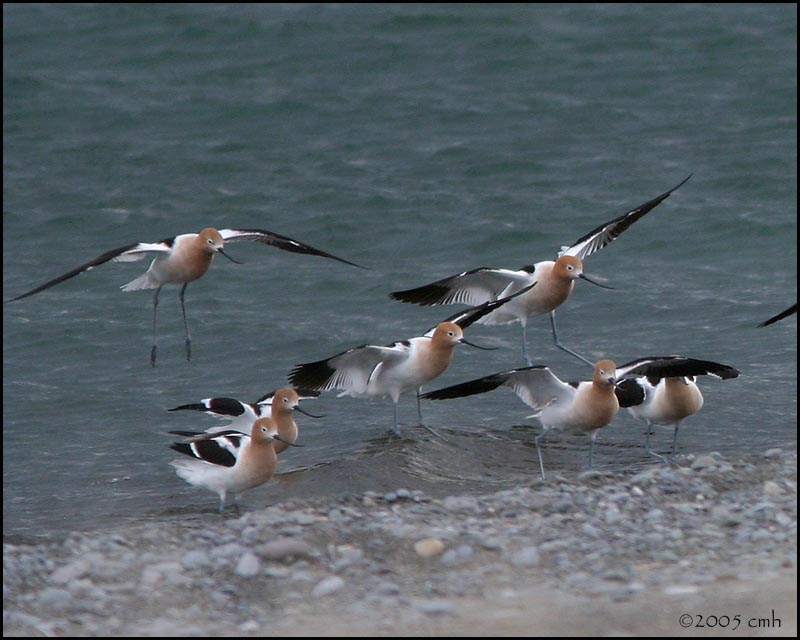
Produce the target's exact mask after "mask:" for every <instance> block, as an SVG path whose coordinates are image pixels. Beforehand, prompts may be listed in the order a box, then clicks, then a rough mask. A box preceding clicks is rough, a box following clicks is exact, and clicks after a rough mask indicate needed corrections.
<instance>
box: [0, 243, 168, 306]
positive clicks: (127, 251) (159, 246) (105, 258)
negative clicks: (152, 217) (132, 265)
mask: <svg viewBox="0 0 800 640" xmlns="http://www.w3.org/2000/svg"><path fill="white" fill-rule="evenodd" d="M174 240H175V238H167V239H166V240H162V241H161V242H157V243H148V242H137V243H136V244H128V245H125V246H124V247H118V248H116V249H112V250H111V251H106V252H105V253H104V254H102V255H99V256H97V257H96V258H95V259H94V260H90V261H89V262H87V263H86V264H82V265H81V266H80V267H75V268H74V269H72V271H68V272H67V273H65V274H63V275H60V276H58V277H57V278H53V279H52V280H49V281H47V282H45V283H44V284H42V285H39V286H38V287H36V288H34V289H31V290H30V291H28V292H26V293H23V294H22V295H20V296H17V297H16V298H11V300H6V302H14V301H15V300H22V299H23V298H27V297H28V296H32V295H34V294H35V293H39V292H40V291H44V290H45V289H49V288H50V287H53V286H55V285H57V284H60V283H62V282H64V281H65V280H69V279H70V278H74V277H75V276H77V275H79V274H81V273H83V272H84V271H89V270H90V269H94V268H95V267H99V266H100V265H101V264H105V263H106V262H110V261H115V262H133V261H135V260H141V259H142V258H144V257H145V256H147V255H149V254H153V253H155V254H158V253H169V252H170V251H172V244H173V241H174Z"/></svg>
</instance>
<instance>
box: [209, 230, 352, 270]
mask: <svg viewBox="0 0 800 640" xmlns="http://www.w3.org/2000/svg"><path fill="white" fill-rule="evenodd" d="M219 233H220V235H221V236H222V239H223V240H224V241H225V242H241V241H243V240H249V241H251V242H261V243H262V244H268V245H271V246H273V247H277V248H278V249H283V250H284V251H291V252H292V253H304V254H307V255H312V256H320V257H322V258H330V259H331V260H338V261H339V262H343V263H344V264H349V265H350V266H353V267H358V268H359V269H364V268H365V267H362V266H361V265H358V264H356V263H355V262H350V261H349V260H345V259H344V258H339V257H337V256H335V255H333V254H330V253H328V252H327V251H322V250H321V249H315V248H314V247H312V246H310V245H307V244H304V243H302V242H299V241H297V240H294V239H292V238H289V237H287V236H282V235H281V234H279V233H274V232H272V231H267V230H266V229H220V230H219Z"/></svg>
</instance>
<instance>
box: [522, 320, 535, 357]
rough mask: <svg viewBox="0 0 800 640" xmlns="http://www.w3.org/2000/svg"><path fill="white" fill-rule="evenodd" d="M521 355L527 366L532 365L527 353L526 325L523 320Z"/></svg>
mask: <svg viewBox="0 0 800 640" xmlns="http://www.w3.org/2000/svg"><path fill="white" fill-rule="evenodd" d="M522 356H523V357H524V358H525V361H526V362H527V363H528V366H529V367H531V366H533V362H532V361H531V357H530V356H529V355H528V325H527V323H525V322H523V323H522Z"/></svg>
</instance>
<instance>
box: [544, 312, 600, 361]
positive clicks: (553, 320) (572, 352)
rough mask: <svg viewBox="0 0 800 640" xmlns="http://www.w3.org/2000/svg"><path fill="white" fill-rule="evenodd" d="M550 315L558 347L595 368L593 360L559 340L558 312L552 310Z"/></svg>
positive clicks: (554, 342)
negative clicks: (590, 360)
mask: <svg viewBox="0 0 800 640" xmlns="http://www.w3.org/2000/svg"><path fill="white" fill-rule="evenodd" d="M548 315H549V316H550V326H551V327H552V329H553V344H554V345H556V347H557V348H559V349H561V350H562V351H566V352H567V353H568V354H570V355H572V356H575V357H576V358H577V359H578V360H583V361H584V362H585V363H586V364H588V365H589V366H590V367H592V368H594V363H593V362H589V361H588V360H587V359H586V358H584V357H583V356H582V355H580V354H579V353H575V352H574V351H573V350H572V349H567V347H565V346H564V345H563V344H561V343H560V342H559V341H558V332H557V331H556V312H555V311H551V312H550V313H549V314H548Z"/></svg>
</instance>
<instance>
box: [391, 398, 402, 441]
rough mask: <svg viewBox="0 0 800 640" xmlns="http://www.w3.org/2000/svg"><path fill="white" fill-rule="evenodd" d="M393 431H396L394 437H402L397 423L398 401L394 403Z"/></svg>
mask: <svg viewBox="0 0 800 640" xmlns="http://www.w3.org/2000/svg"><path fill="white" fill-rule="evenodd" d="M393 429H394V435H396V436H397V437H398V438H399V437H401V433H400V425H399V424H398V423H397V401H396V400H395V401H394V426H393Z"/></svg>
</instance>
